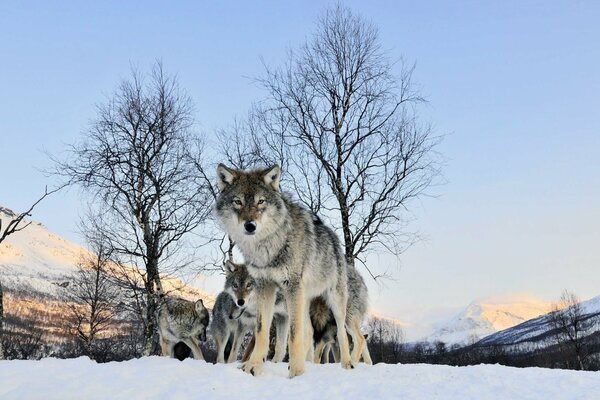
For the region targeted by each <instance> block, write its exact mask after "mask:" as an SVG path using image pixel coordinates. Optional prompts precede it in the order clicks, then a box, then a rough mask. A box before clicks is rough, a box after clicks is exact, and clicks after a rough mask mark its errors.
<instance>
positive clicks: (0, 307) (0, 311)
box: [0, 282, 4, 360]
mask: <svg viewBox="0 0 600 400" xmlns="http://www.w3.org/2000/svg"><path fill="white" fill-rule="evenodd" d="M3 322H4V303H3V299H2V282H0V360H4V347H2V339H3V335H2V332H3V330H2V329H3Z"/></svg>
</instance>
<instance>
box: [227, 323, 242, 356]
mask: <svg viewBox="0 0 600 400" xmlns="http://www.w3.org/2000/svg"><path fill="white" fill-rule="evenodd" d="M242 340H244V332H242V328H241V326H239V324H238V326H237V327H236V329H235V330H234V331H233V334H232V340H231V351H230V352H229V357H228V358H227V362H228V363H232V362H236V361H237V357H238V353H239V351H240V346H241V345H242Z"/></svg>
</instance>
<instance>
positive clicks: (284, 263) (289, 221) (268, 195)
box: [158, 164, 372, 378]
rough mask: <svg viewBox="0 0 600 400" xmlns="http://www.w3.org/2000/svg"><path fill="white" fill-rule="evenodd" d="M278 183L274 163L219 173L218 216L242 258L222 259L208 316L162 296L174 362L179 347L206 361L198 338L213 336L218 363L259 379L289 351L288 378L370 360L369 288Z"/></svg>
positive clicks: (161, 314)
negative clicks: (312, 366) (220, 280)
mask: <svg viewBox="0 0 600 400" xmlns="http://www.w3.org/2000/svg"><path fill="white" fill-rule="evenodd" d="M280 179H281V169H280V167H279V166H277V165H274V166H272V167H270V168H264V169H254V170H239V169H233V168H229V167H227V166H225V165H223V164H219V166H218V167H217V182H218V186H219V189H220V190H219V194H218V196H217V198H216V205H215V216H216V219H217V220H218V222H219V224H220V225H221V227H222V228H223V230H224V231H225V233H226V234H227V235H228V236H229V238H230V239H231V240H232V241H233V243H235V245H236V246H237V248H238V249H239V252H240V253H241V255H242V257H243V259H244V262H243V263H236V262H233V260H227V261H226V262H225V265H224V270H225V273H226V279H225V286H224V290H223V291H222V292H221V293H220V294H219V295H218V296H217V298H216V301H215V304H214V307H213V310H212V319H211V318H210V317H209V311H208V310H207V308H206V307H205V306H204V304H203V302H202V300H198V301H196V302H191V301H187V300H183V299H179V298H169V297H168V296H165V297H164V298H163V299H161V300H160V302H159V307H158V332H159V337H160V346H161V350H162V354H163V355H164V356H170V357H175V355H176V352H177V345H178V343H180V342H183V343H185V344H186V345H187V346H188V347H189V348H190V349H191V352H192V354H193V356H194V358H197V359H203V354H202V350H201V346H200V342H201V341H204V340H206V335H207V331H208V333H210V335H211V336H212V338H213V340H214V343H215V345H216V350H217V362H219V363H232V362H235V361H237V360H238V359H239V358H240V357H241V363H240V364H239V368H241V369H243V370H244V371H245V372H248V373H250V374H252V375H259V374H261V372H262V370H263V365H264V363H265V362H266V360H267V359H269V358H270V360H271V361H272V362H282V361H284V359H285V357H286V355H287V356H288V360H289V366H288V371H289V377H290V378H293V377H295V376H298V375H301V374H302V373H303V372H304V369H305V361H307V360H308V361H311V362H314V363H322V362H329V361H330V357H331V356H332V357H333V360H334V361H335V362H339V363H340V364H341V366H342V368H345V369H351V368H354V366H355V365H356V364H357V363H359V362H361V361H362V362H365V363H367V364H371V363H372V361H371V357H370V355H369V350H368V348H367V344H366V340H365V335H364V334H363V332H362V330H361V325H362V322H363V319H364V318H365V316H366V314H367V308H368V293H367V287H366V285H365V282H364V280H363V278H362V276H361V274H360V273H359V272H358V271H357V270H356V268H355V267H354V265H352V264H351V263H347V262H346V257H345V255H344V253H343V251H342V247H341V244H340V242H339V239H338V237H337V235H336V234H335V232H334V231H333V230H332V229H331V228H329V227H328V226H326V225H325V224H324V223H323V221H322V220H321V219H320V218H319V217H318V216H317V215H316V214H315V213H313V212H311V211H310V210H308V209H306V208H304V207H303V206H301V205H299V204H298V203H296V202H294V201H293V200H291V198H290V197H289V196H288V195H286V194H285V193H284V192H282V190H281V188H280ZM209 320H210V324H209ZM272 327H273V328H274V329H271V328H272ZM272 330H273V331H274V333H272ZM250 335H251V340H250V341H249V343H247V345H246V346H245V349H244V352H243V354H241V355H240V351H241V347H242V344H243V343H244V340H245V338H246V337H249V336H250Z"/></svg>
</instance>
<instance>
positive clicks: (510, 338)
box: [476, 296, 600, 350]
mask: <svg viewBox="0 0 600 400" xmlns="http://www.w3.org/2000/svg"><path fill="white" fill-rule="evenodd" d="M581 306H582V311H583V313H584V315H583V318H582V320H583V321H589V322H590V323H589V324H584V326H585V327H586V329H584V330H583V331H582V332H581V333H582V336H583V337H585V336H588V335H593V334H596V333H597V332H599V331H600V296H596V297H594V298H592V299H590V300H587V301H583V302H581ZM553 344H555V340H554V327H553V326H552V323H551V319H550V314H549V313H548V314H544V315H542V316H540V317H537V318H534V319H531V320H529V321H526V322H524V323H522V324H519V325H516V326H514V327H511V328H509V329H504V330H501V331H499V332H496V333H494V334H491V335H489V336H487V337H485V338H483V339H482V340H480V341H479V342H477V343H476V346H480V347H485V346H494V345H500V346H504V347H512V348H513V349H514V350H519V349H531V348H542V347H547V346H551V345H553Z"/></svg>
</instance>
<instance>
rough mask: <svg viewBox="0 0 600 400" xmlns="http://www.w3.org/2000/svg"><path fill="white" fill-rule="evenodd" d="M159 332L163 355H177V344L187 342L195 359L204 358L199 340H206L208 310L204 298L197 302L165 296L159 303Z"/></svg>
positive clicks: (172, 356)
mask: <svg viewBox="0 0 600 400" xmlns="http://www.w3.org/2000/svg"><path fill="white" fill-rule="evenodd" d="M157 313H158V334H159V336H160V347H161V349H162V354H163V356H169V357H171V358H174V357H175V355H176V354H175V346H176V345H177V343H178V342H183V343H185V344H186V345H187V346H188V347H189V348H190V349H191V350H192V354H193V355H194V358H195V359H198V360H203V359H204V356H203V355H202V350H201V349H200V343H199V341H200V340H201V341H205V340H206V328H207V327H208V321H209V316H208V310H207V309H206V307H204V303H202V300H198V301H196V302H193V301H188V300H184V299H179V298H167V297H164V298H162V299H161V300H160V303H159V305H158V311H157Z"/></svg>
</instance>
